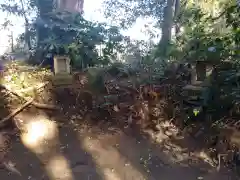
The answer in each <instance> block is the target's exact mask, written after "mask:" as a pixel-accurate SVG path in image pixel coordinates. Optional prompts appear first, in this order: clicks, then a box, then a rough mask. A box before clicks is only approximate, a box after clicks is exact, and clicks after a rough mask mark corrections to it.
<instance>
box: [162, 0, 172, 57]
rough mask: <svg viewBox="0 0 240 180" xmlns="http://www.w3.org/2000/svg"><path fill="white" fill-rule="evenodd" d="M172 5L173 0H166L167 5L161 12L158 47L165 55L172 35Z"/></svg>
mask: <svg viewBox="0 0 240 180" xmlns="http://www.w3.org/2000/svg"><path fill="white" fill-rule="evenodd" d="M173 5H174V0H167V5H166V7H165V8H164V12H163V23H162V38H161V41H160V48H161V50H162V54H163V55H166V53H167V48H168V45H169V43H170V41H171V37H172V25H173Z"/></svg>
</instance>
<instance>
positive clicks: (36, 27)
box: [1, 0, 123, 68]
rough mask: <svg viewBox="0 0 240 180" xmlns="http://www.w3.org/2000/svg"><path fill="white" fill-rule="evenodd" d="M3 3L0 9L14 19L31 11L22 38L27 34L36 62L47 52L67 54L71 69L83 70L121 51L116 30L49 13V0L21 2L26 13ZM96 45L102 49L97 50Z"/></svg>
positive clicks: (77, 17)
mask: <svg viewBox="0 0 240 180" xmlns="http://www.w3.org/2000/svg"><path fill="white" fill-rule="evenodd" d="M7 2H8V3H7V4H1V10H2V11H4V12H7V13H11V14H14V15H17V16H23V17H24V18H25V13H26V12H27V10H35V13H36V15H37V16H36V18H33V19H32V22H33V23H32V24H28V26H27V29H28V30H27V31H26V32H25V34H24V35H23V36H24V37H25V38H26V35H28V40H29V41H31V43H32V45H31V47H34V49H33V52H35V53H34V54H35V55H36V58H37V59H39V61H41V59H42V58H45V57H46V56H47V54H48V53H52V54H68V55H69V56H70V57H71V59H72V64H73V66H74V67H75V68H86V67H88V66H93V65H95V64H105V65H106V64H109V62H110V61H111V60H112V59H114V58H116V54H117V52H119V51H120V50H121V41H122V39H123V38H122V35H121V34H120V32H119V28H117V27H114V26H107V25H106V24H103V23H93V22H90V21H87V20H85V19H84V18H83V17H82V15H81V14H72V13H68V12H53V11H52V10H53V8H54V4H53V1H52V0H43V1H36V0H28V1H24V2H25V4H24V8H25V9H26V10H25V9H24V8H23V6H21V3H19V2H17V1H16V2H15V1H12V0H11V1H10V0H9V1H7ZM21 2H22V1H21ZM28 21H29V19H28V20H27V22H28ZM6 22H7V21H6ZM29 22H30V21H29ZM5 24H6V23H5ZM20 40H22V38H19V42H20ZM98 46H101V47H102V49H100V50H98ZM99 51H100V54H101V55H100V56H99V53H98V52H99ZM101 51H102V52H101Z"/></svg>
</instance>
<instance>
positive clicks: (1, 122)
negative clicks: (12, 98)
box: [0, 99, 34, 127]
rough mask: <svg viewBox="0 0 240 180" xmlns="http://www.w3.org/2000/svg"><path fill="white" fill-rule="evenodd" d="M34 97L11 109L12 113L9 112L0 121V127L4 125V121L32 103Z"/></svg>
mask: <svg viewBox="0 0 240 180" xmlns="http://www.w3.org/2000/svg"><path fill="white" fill-rule="evenodd" d="M33 100H34V99H30V100H28V101H27V102H26V103H24V104H23V105H22V106H20V107H18V108H17V109H16V110H15V111H13V112H12V113H10V114H9V115H8V116H6V117H5V118H3V119H2V120H1V121H0V127H2V126H3V125H4V123H5V122H6V121H8V120H9V119H11V118H12V117H14V116H16V115H17V114H18V113H20V112H21V111H23V110H24V109H25V108H26V107H28V106H29V105H31V104H32V102H33Z"/></svg>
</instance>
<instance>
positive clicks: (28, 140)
mask: <svg viewBox="0 0 240 180" xmlns="http://www.w3.org/2000/svg"><path fill="white" fill-rule="evenodd" d="M24 129H26V132H25V133H23V134H22V135H21V140H22V142H23V144H24V145H25V146H26V147H28V148H29V149H31V150H32V151H34V152H38V153H41V152H44V151H45V148H47V149H48V148H50V146H53V145H54V144H56V143H57V141H58V137H57V136H58V129H57V125H56V124H55V123H54V122H52V121H50V120H47V119H46V118H41V119H40V118H39V119H37V120H35V121H31V122H29V123H28V124H26V125H25V127H24Z"/></svg>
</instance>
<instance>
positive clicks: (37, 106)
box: [0, 85, 59, 110]
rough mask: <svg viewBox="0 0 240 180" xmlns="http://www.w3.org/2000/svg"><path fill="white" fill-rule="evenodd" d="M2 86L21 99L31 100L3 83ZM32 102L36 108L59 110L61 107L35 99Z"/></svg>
mask: <svg viewBox="0 0 240 180" xmlns="http://www.w3.org/2000/svg"><path fill="white" fill-rule="evenodd" d="M0 87H1V88H4V89H6V90H7V91H9V92H11V94H13V95H15V96H17V97H18V98H19V99H23V100H25V101H27V102H28V101H29V99H27V98H25V97H23V96H21V95H20V94H19V93H17V92H14V91H12V90H10V89H8V88H7V87H5V86H3V85H0ZM31 104H32V105H33V106H35V107H36V108H39V109H51V110H58V109H59V108H58V107H56V106H54V105H49V104H41V103H38V102H35V101H34V100H33V101H32V102H31Z"/></svg>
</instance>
